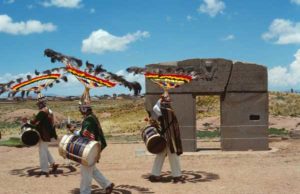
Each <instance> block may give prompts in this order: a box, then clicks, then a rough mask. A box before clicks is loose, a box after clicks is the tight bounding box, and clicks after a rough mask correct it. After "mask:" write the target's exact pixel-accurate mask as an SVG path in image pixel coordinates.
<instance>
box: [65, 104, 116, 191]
mask: <svg viewBox="0 0 300 194" xmlns="http://www.w3.org/2000/svg"><path fill="white" fill-rule="evenodd" d="M79 111H80V112H81V114H82V115H83V117H84V120H83V122H82V128H81V130H80V131H79V130H77V131H75V128H74V127H73V126H70V125H69V130H70V131H71V132H72V133H74V134H75V135H79V136H82V137H86V138H89V139H90V140H95V141H100V143H101V150H103V149H104V148H105V147H106V146H107V144H106V141H105V138H104V134H103V131H102V128H101V125H100V122H99V120H98V118H97V117H96V116H95V115H94V114H93V111H92V108H91V106H90V105H89V104H87V103H84V104H80V105H79ZM80 171H81V181H80V194H90V193H91V183H92V179H93V178H94V179H95V180H96V181H97V182H98V183H99V185H100V186H101V187H102V188H104V189H105V193H111V192H112V190H113V187H114V183H112V182H110V181H109V180H108V179H106V178H105V177H104V175H103V174H102V173H101V172H100V171H99V170H98V169H97V168H96V166H95V165H93V166H84V165H81V167H80Z"/></svg>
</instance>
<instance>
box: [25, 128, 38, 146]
mask: <svg viewBox="0 0 300 194" xmlns="http://www.w3.org/2000/svg"><path fill="white" fill-rule="evenodd" d="M39 140H40V134H39V132H38V131H37V130H35V129H33V128H30V127H22V129H21V141H22V143H23V144H24V145H27V146H34V145H36V144H37V143H38V142H39Z"/></svg>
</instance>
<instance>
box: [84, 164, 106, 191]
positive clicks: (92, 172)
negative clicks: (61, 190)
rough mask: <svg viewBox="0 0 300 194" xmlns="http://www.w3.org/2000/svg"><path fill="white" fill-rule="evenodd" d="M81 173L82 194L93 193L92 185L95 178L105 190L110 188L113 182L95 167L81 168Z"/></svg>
mask: <svg viewBox="0 0 300 194" xmlns="http://www.w3.org/2000/svg"><path fill="white" fill-rule="evenodd" d="M80 171H81V181H80V194H90V193H91V184H92V180H93V178H94V179H95V180H96V181H97V182H98V183H99V185H100V186H101V187H102V188H103V189H105V188H106V187H108V186H110V184H111V182H110V181H109V180H107V179H106V178H105V177H104V176H103V174H102V173H101V172H100V171H99V170H98V169H97V168H96V166H95V165H93V166H84V165H81V166H80Z"/></svg>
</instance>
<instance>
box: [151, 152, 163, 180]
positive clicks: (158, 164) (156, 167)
mask: <svg viewBox="0 0 300 194" xmlns="http://www.w3.org/2000/svg"><path fill="white" fill-rule="evenodd" d="M165 157H166V150H164V151H162V152H161V153H159V154H156V157H155V160H154V163H153V167H152V172H151V174H152V175H154V176H160V173H161V169H162V167H163V164H164V161H165Z"/></svg>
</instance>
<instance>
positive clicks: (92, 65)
mask: <svg viewBox="0 0 300 194" xmlns="http://www.w3.org/2000/svg"><path fill="white" fill-rule="evenodd" d="M85 65H86V68H88V69H93V68H94V67H95V65H94V64H92V63H89V61H86V62H85Z"/></svg>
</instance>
